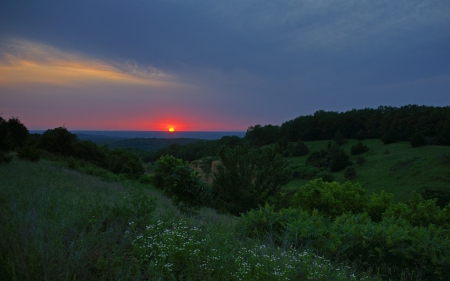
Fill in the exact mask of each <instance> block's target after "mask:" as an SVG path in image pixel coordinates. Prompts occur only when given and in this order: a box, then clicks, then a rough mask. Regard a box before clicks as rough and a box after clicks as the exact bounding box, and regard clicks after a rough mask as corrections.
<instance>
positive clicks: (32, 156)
mask: <svg viewBox="0 0 450 281" xmlns="http://www.w3.org/2000/svg"><path fill="white" fill-rule="evenodd" d="M37 145H38V143H37V141H36V140H34V139H32V138H29V139H28V140H27V141H25V142H24V143H23V146H22V147H20V148H18V149H17V157H18V158H19V159H21V160H28V161H31V162H37V161H39V159H40V158H41V154H42V152H41V151H40V150H39V149H38V148H37Z"/></svg>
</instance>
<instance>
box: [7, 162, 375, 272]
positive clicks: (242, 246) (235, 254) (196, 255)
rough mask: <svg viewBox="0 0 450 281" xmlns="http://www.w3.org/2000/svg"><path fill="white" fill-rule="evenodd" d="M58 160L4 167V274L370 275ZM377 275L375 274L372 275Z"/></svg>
mask: <svg viewBox="0 0 450 281" xmlns="http://www.w3.org/2000/svg"><path fill="white" fill-rule="evenodd" d="M144 186H145V185H144V184H141V183H137V182H130V181H127V182H121V183H117V182H105V181H102V180H100V179H99V178H98V177H94V176H91V175H85V174H81V173H79V172H76V171H73V170H69V169H67V168H65V167H62V166H61V165H59V166H55V165H54V163H52V162H49V161H40V162H38V163H36V164H32V163H30V162H24V161H18V160H17V159H14V160H13V161H12V163H10V164H8V165H2V166H0V225H1V227H0V279H1V280H367V279H369V277H367V276H366V277H364V278H362V277H361V276H359V277H358V276H356V275H354V270H352V269H349V268H347V267H344V266H337V265H335V264H333V263H330V262H329V261H326V260H324V259H322V258H320V257H319V256H316V255H314V254H313V253H311V252H308V251H294V250H293V249H290V248H284V247H282V248H278V247H277V246H276V245H275V244H274V243H273V241H272V240H271V239H269V237H268V239H263V240H261V241H258V240H253V239H249V238H245V237H244V236H243V235H242V234H241V232H240V231H239V229H238V228H237V226H236V225H237V224H236V222H237V219H236V218H234V217H230V216H226V215H221V214H217V213H216V212H215V211H213V210H212V209H209V208H203V209H202V210H201V212H200V214H199V215H198V216H195V217H186V216H184V215H182V214H180V213H179V212H178V211H177V210H176V209H175V208H174V207H173V206H172V204H171V201H170V200H169V199H168V198H166V197H165V196H163V195H162V194H161V193H159V191H157V190H154V189H153V188H151V187H148V185H147V186H145V188H146V189H145V190H144ZM370 279H375V278H370Z"/></svg>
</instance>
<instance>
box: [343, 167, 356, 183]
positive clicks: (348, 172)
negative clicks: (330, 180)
mask: <svg viewBox="0 0 450 281" xmlns="http://www.w3.org/2000/svg"><path fill="white" fill-rule="evenodd" d="M344 177H345V178H346V179H348V180H352V179H354V178H356V170H355V168H354V167H352V166H349V167H347V168H345V170H344Z"/></svg>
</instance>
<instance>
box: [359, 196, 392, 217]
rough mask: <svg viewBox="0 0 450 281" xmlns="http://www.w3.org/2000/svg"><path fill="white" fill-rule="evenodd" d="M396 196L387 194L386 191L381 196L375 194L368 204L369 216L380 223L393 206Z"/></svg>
mask: <svg viewBox="0 0 450 281" xmlns="http://www.w3.org/2000/svg"><path fill="white" fill-rule="evenodd" d="M393 198H394V194H392V193H387V192H385V191H384V190H382V191H381V192H380V194H375V193H373V194H372V196H371V197H370V198H369V202H368V204H367V208H366V212H367V213H368V214H369V216H370V218H371V219H372V220H373V221H375V222H380V221H381V219H382V217H383V214H384V213H385V212H386V210H387V209H389V207H390V206H391V204H392V199H393Z"/></svg>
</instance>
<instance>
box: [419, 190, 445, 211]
mask: <svg viewBox="0 0 450 281" xmlns="http://www.w3.org/2000/svg"><path fill="white" fill-rule="evenodd" d="M419 194H420V195H421V196H422V197H423V198H424V199H426V200H429V199H436V205H437V206H439V207H441V208H444V207H445V206H447V205H448V204H450V189H449V188H445V187H425V188H423V189H422V190H420V192H419Z"/></svg>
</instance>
